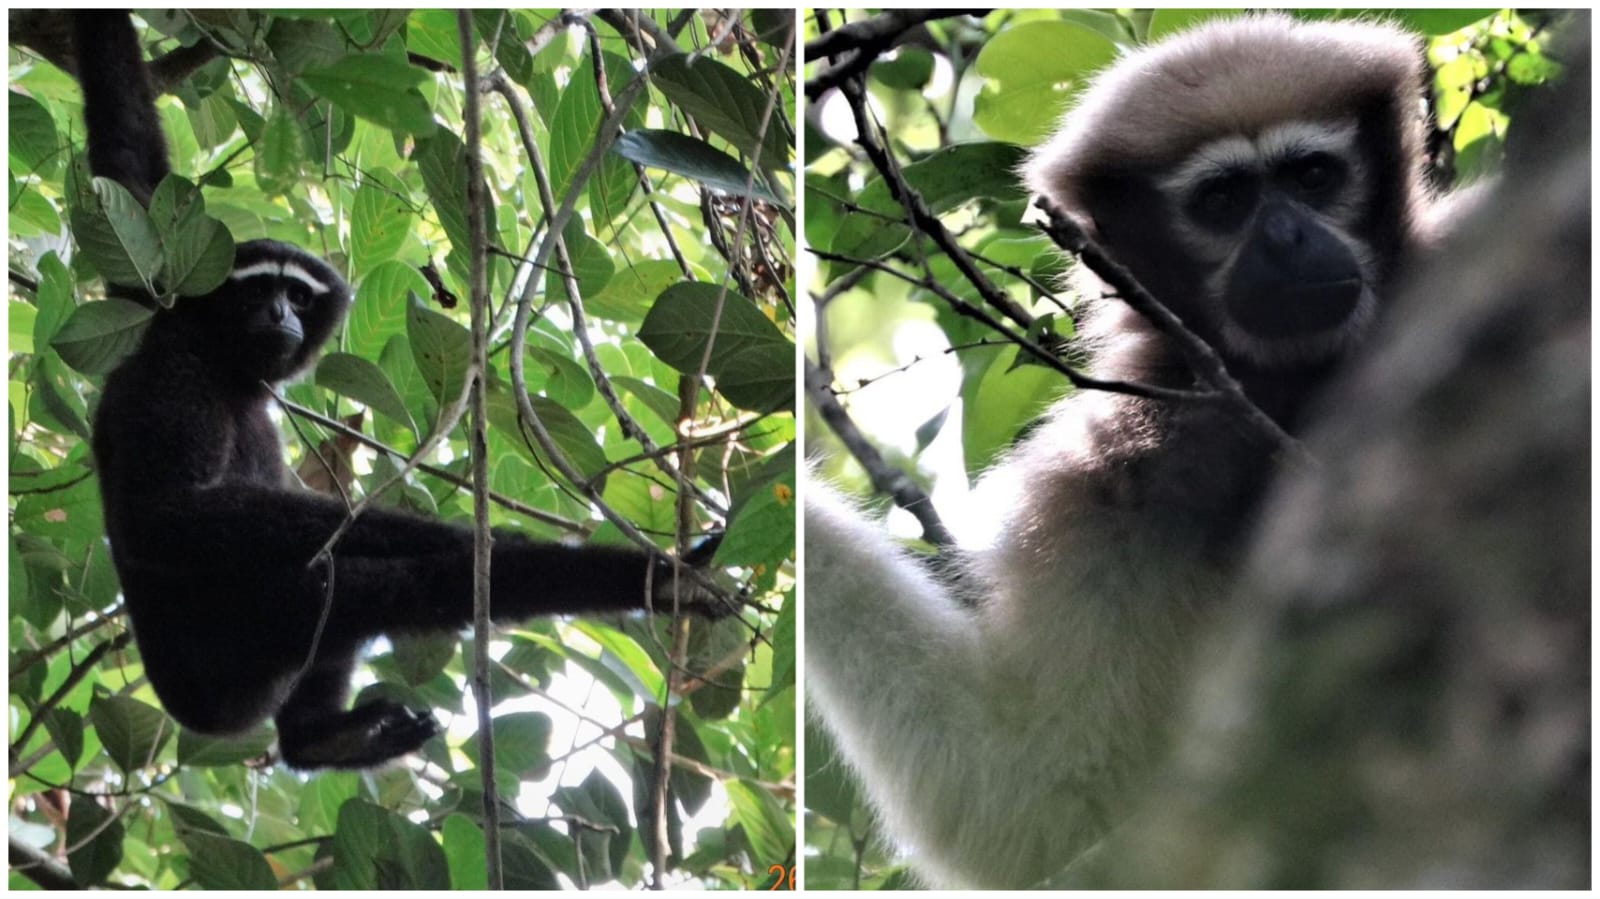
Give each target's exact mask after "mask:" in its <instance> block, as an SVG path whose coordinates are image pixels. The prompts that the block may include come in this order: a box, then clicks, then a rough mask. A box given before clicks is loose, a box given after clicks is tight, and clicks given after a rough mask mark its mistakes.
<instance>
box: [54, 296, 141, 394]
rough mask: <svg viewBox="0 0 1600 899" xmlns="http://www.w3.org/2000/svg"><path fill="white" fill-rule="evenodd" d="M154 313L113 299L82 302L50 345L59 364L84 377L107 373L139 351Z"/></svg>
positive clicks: (136, 305)
mask: <svg viewBox="0 0 1600 899" xmlns="http://www.w3.org/2000/svg"><path fill="white" fill-rule="evenodd" d="M154 314H155V313H154V312H153V311H152V310H151V309H150V308H149V307H147V306H142V305H140V304H138V303H134V302H131V301H129V300H119V299H117V298H115V297H112V298H110V299H107V300H102V301H100V302H98V303H84V304H83V305H82V306H79V307H78V308H77V311H75V312H73V313H72V317H71V318H68V319H67V322H66V324H64V325H62V326H61V330H59V331H57V332H56V336H55V339H54V340H52V341H51V342H50V345H51V346H52V347H54V348H55V351H56V352H57V353H60V354H61V359H62V361H64V362H66V363H67V364H68V365H70V366H72V367H73V368H75V369H77V370H78V371H81V372H83V373H84V374H86V375H105V374H110V373H111V370H112V369H113V368H116V367H117V365H118V364H119V363H121V362H122V360H123V359H125V358H127V356H128V354H129V353H132V352H133V351H134V350H136V349H138V348H139V341H140V339H142V338H143V337H144V331H145V328H147V327H149V325H150V317H151V316H152V315H154Z"/></svg>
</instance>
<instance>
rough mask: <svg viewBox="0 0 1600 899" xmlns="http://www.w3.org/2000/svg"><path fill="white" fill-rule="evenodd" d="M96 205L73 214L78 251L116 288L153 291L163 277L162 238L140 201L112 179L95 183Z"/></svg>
mask: <svg viewBox="0 0 1600 899" xmlns="http://www.w3.org/2000/svg"><path fill="white" fill-rule="evenodd" d="M94 198H95V202H94V204H93V205H79V206H75V207H73V210H72V236H73V237H75V238H77V241H78V249H79V250H80V251H82V252H83V255H84V256H85V257H86V258H88V260H89V261H90V262H91V263H92V264H93V265H94V267H95V269H96V270H97V271H99V272H100V274H101V275H102V276H103V277H104V278H105V279H106V280H107V281H110V282H111V283H112V284H120V285H122V286H123V287H142V288H145V289H149V288H150V287H152V286H153V285H154V284H155V279H156V276H157V275H159V274H160V273H161V261H162V255H161V238H160V236H159V235H158V234H157V233H156V227H155V225H154V224H152V223H151V221H150V216H149V214H148V213H146V212H145V210H144V207H143V206H141V205H139V201H138V200H136V199H134V196H133V194H131V193H128V189H127V188H126V187H123V186H122V185H120V184H118V183H117V182H115V181H112V180H111V179H109V178H95V179H94Z"/></svg>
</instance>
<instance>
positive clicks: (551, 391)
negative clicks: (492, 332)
mask: <svg viewBox="0 0 1600 899" xmlns="http://www.w3.org/2000/svg"><path fill="white" fill-rule="evenodd" d="M528 362H530V363H532V365H531V366H529V367H528V369H527V373H528V389H529V390H534V389H538V390H540V391H541V392H543V393H544V395H545V396H546V397H549V398H550V400H551V402H555V403H559V404H561V405H562V406H565V407H566V408H568V409H582V408H583V407H584V406H587V405H589V401H590V400H593V399H594V393H595V387H594V379H593V378H591V377H589V370H588V369H587V368H584V367H583V366H582V365H580V364H578V362H577V361H576V360H575V359H573V358H572V357H570V356H564V355H562V354H560V353H557V352H554V351H553V350H547V349H544V348H542V347H536V346H530V347H528ZM536 382H537V385H536ZM669 530H670V529H669Z"/></svg>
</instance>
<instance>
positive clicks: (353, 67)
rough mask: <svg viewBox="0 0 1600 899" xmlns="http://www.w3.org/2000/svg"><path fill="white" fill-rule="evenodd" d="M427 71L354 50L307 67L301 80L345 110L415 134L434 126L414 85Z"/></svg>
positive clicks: (423, 133)
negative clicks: (316, 66) (336, 60)
mask: <svg viewBox="0 0 1600 899" xmlns="http://www.w3.org/2000/svg"><path fill="white" fill-rule="evenodd" d="M427 77H428V73H427V72H425V71H423V70H422V69H419V68H417V67H416V66H413V65H410V64H408V63H406V62H404V61H403V60H400V59H396V58H394V57H391V56H382V55H378V54H375V53H356V54H351V55H350V56H346V57H345V58H344V59H341V60H339V61H338V62H336V63H334V64H333V65H330V66H323V67H320V68H316V69H307V70H306V71H305V72H304V73H303V74H302V75H301V76H300V78H301V80H302V81H304V82H305V83H306V85H307V86H308V87H310V88H311V89H312V90H314V91H316V92H317V93H318V94H320V95H321V96H323V97H326V98H327V99H329V100H332V101H333V102H334V104H335V105H337V106H339V107H341V108H343V109H344V110H345V111H347V112H350V113H353V114H354V115H357V116H360V117H361V118H364V119H367V120H368V121H371V122H374V123H376V124H378V125H381V126H382V127H384V128H388V129H390V130H391V131H398V132H402V133H405V134H413V135H416V136H417V137H427V136H429V135H431V134H433V133H434V131H436V130H437V127H436V126H435V125H434V122H433V111H432V110H431V109H429V108H428V101H427V99H425V98H424V97H423V96H422V91H420V90H418V89H417V86H418V85H420V84H421V83H422V82H423V81H424V80H426V79H427Z"/></svg>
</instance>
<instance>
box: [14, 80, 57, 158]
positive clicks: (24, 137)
mask: <svg viewBox="0 0 1600 899" xmlns="http://www.w3.org/2000/svg"><path fill="white" fill-rule="evenodd" d="M6 125H7V127H8V128H9V129H10V130H9V134H10V137H9V144H10V148H11V150H10V152H11V169H12V171H15V172H17V173H18V174H19V175H28V174H38V175H41V176H44V177H49V176H51V175H53V174H54V173H55V170H56V168H57V167H58V166H59V164H60V160H61V140H60V138H58V137H57V136H56V121H55V119H53V118H51V117H50V111H49V110H48V109H45V108H44V104H42V103H40V102H39V101H38V100H35V99H34V98H32V97H30V96H28V95H27V94H23V93H18V92H17V91H11V100H10V104H9V105H8V107H7V112H6Z"/></svg>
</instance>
